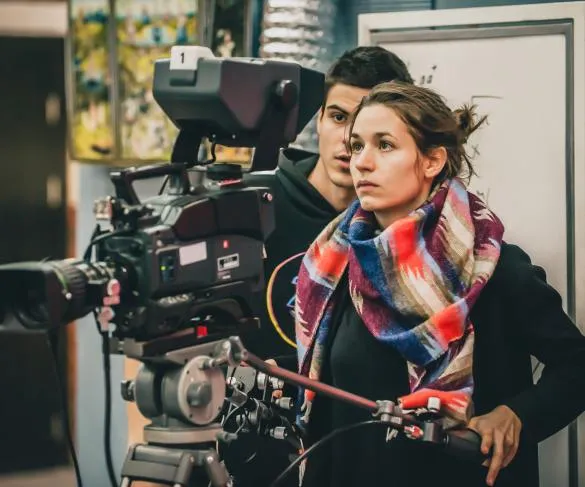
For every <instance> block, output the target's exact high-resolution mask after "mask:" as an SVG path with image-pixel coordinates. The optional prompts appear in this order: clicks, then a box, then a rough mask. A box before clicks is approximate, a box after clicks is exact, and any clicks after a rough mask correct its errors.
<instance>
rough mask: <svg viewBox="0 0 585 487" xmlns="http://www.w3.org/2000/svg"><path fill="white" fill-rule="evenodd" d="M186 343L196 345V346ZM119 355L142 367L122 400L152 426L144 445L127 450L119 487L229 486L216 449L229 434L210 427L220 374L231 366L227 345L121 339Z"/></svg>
mask: <svg viewBox="0 0 585 487" xmlns="http://www.w3.org/2000/svg"><path fill="white" fill-rule="evenodd" d="M191 343H197V344H195V345H193V344H191ZM123 347H124V350H123V352H124V354H125V355H126V356H128V357H131V358H137V359H138V360H140V361H141V362H142V365H141V367H140V370H139V371H138V373H137V375H136V377H135V379H134V380H133V381H127V382H125V383H123V386H122V396H123V397H124V399H126V400H129V401H135V403H136V405H137V407H138V410H139V411H140V413H141V414H142V415H143V416H145V417H146V418H149V419H150V420H151V423H150V424H149V425H147V426H145V428H144V440H145V443H144V444H137V445H133V446H131V447H130V449H129V451H128V453H127V455H126V459H125V460H124V464H123V466H122V482H121V484H120V485H121V487H129V486H130V485H131V484H132V482H133V481H138V480H141V481H148V482H156V483H159V484H163V485H171V486H173V487H199V486H207V485H209V484H210V483H211V485H212V486H214V487H229V486H231V485H232V480H231V478H230V475H229V473H228V472H227V469H226V468H225V466H224V465H223V464H222V463H221V461H220V459H219V456H218V453H217V449H216V447H215V445H216V442H217V441H218V439H222V438H224V437H226V435H228V434H227V433H226V432H224V431H223V428H222V426H221V425H220V424H219V423H217V422H215V421H216V419H217V417H218V416H219V414H220V412H221V410H222V407H223V403H224V399H225V384H226V381H225V374H224V369H225V368H226V367H227V366H228V365H236V364H237V363H239V360H236V359H235V357H234V350H233V349H232V342H230V341H227V340H223V341H215V342H208V343H199V341H198V340H197V339H196V338H194V337H192V336H183V337H174V338H172V339H170V340H156V341H153V342H136V341H134V340H125V341H124V344H123Z"/></svg>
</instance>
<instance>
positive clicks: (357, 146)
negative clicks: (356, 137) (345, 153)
mask: <svg viewBox="0 0 585 487" xmlns="http://www.w3.org/2000/svg"><path fill="white" fill-rule="evenodd" d="M362 149H363V145H362V144H360V143H359V142H354V143H353V144H351V152H352V153H354V154H355V153H358V152H360V151H361V150H362Z"/></svg>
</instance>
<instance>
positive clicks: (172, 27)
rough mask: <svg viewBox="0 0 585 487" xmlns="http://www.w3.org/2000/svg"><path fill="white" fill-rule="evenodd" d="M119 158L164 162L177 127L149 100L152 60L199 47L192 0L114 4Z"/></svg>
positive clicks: (134, 0) (139, 0) (122, 0)
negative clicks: (178, 47) (182, 46)
mask: <svg viewBox="0 0 585 487" xmlns="http://www.w3.org/2000/svg"><path fill="white" fill-rule="evenodd" d="M116 20H117V38H118V67H119V78H118V80H119V81H118V83H119V97H120V106H119V110H120V112H119V120H120V144H121V148H120V152H121V154H120V156H121V158H122V159H133V158H134V159H140V160H152V161H166V160H168V159H169V158H170V154H171V151H172V148H173V143H174V140H175V138H176V136H177V129H176V128H175V126H174V125H173V123H172V122H171V121H170V120H169V119H168V118H167V117H166V116H165V115H164V113H163V111H162V110H161V109H160V108H159V106H158V105H157V104H156V102H155V100H154V98H153V96H152V81H153V73H154V62H155V61H156V60H157V59H160V58H165V57H168V56H169V55H170V49H171V46H174V45H180V44H198V43H200V35H199V28H198V27H199V26H198V0H118V1H117V2H116Z"/></svg>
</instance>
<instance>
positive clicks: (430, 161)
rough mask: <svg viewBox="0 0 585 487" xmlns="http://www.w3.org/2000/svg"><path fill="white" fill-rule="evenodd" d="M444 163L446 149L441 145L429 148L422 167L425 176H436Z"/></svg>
mask: <svg viewBox="0 0 585 487" xmlns="http://www.w3.org/2000/svg"><path fill="white" fill-rule="evenodd" d="M445 164H447V149H445V148H444V147H442V146H441V147H435V148H434V149H431V150H429V152H428V153H427V155H426V156H425V161H424V167H423V170H424V175H425V178H428V179H434V178H435V177H437V176H438V175H439V174H440V172H441V171H442V170H443V168H444V167H445Z"/></svg>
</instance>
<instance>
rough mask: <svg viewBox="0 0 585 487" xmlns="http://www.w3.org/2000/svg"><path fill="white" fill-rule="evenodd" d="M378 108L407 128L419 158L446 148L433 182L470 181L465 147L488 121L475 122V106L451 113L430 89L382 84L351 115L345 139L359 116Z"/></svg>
mask: <svg viewBox="0 0 585 487" xmlns="http://www.w3.org/2000/svg"><path fill="white" fill-rule="evenodd" d="M377 104H380V105H384V106H386V107H388V108H391V109H392V110H394V112H395V113H396V114H397V115H398V116H399V117H400V119H401V120H402V121H403V122H404V124H405V125H406V127H407V129H408V131H409V133H410V135H411V136H412V138H413V139H414V141H415V143H416V146H417V147H418V150H419V151H420V152H421V154H428V153H429V151H430V150H432V149H435V148H437V147H444V148H445V150H446V151H447V162H446V164H445V167H444V168H443V170H442V171H441V173H440V174H439V175H438V176H437V178H436V179H435V182H440V181H443V180H445V179H450V178H454V177H463V178H466V179H467V180H469V179H470V178H471V176H472V175H473V174H475V170H474V168H473V165H472V163H471V157H470V156H469V154H468V153H467V151H466V149H465V143H466V142H467V139H468V138H469V136H470V135H471V134H472V133H473V132H475V130H476V129H477V128H478V127H479V126H481V125H482V124H483V123H484V122H485V121H486V119H487V117H485V116H483V117H480V118H479V119H478V117H477V115H476V113H475V109H476V107H475V106H474V105H464V106H463V107H461V108H459V109H457V110H454V111H452V110H451V109H450V108H449V107H448V106H447V104H446V103H445V100H444V99H443V98H442V97H441V96H440V95H439V94H438V93H436V92H435V91H433V90H431V89H429V88H423V87H421V86H416V85H412V84H406V83H400V82H396V81H391V82H389V83H382V84H379V85H377V86H375V87H374V88H373V89H372V91H370V93H369V94H368V95H367V96H365V97H364V98H363V99H362V101H361V103H360V104H359V105H358V107H357V108H356V109H355V111H354V112H353V113H352V117H351V120H350V124H349V133H348V135H351V133H352V131H353V126H354V122H355V119H356V117H357V115H358V114H359V112H360V111H361V110H362V109H363V108H365V107H367V106H370V105H377ZM349 140H350V137H347V138H346V143H347V144H348V145H349ZM348 151H350V147H348Z"/></svg>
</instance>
